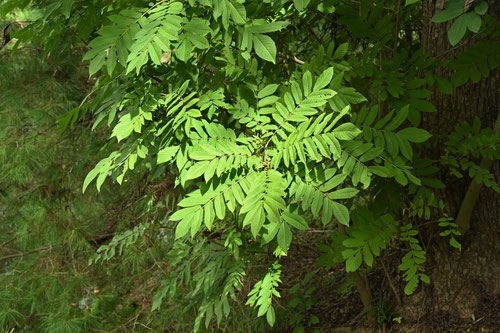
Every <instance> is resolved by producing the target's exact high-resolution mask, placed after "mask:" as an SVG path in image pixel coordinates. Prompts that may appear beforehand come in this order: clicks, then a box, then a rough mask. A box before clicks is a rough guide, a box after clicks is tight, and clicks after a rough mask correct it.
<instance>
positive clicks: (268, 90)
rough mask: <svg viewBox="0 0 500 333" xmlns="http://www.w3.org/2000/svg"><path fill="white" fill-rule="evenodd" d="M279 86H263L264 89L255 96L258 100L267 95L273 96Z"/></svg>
mask: <svg viewBox="0 0 500 333" xmlns="http://www.w3.org/2000/svg"><path fill="white" fill-rule="evenodd" d="M278 87H279V85H278V84H274V83H273V84H269V85H267V86H265V87H264V88H262V89H261V90H260V91H259V93H258V94H257V97H258V98H259V99H262V98H264V97H267V96H269V95H272V94H274V92H275V91H276V89H278Z"/></svg>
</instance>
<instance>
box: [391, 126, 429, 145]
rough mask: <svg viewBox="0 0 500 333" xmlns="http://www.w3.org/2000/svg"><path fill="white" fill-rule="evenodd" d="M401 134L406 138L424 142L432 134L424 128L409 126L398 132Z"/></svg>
mask: <svg viewBox="0 0 500 333" xmlns="http://www.w3.org/2000/svg"><path fill="white" fill-rule="evenodd" d="M398 134H399V135H401V136H402V137H404V138H406V140H408V141H410V142H415V143H422V142H424V141H427V140H428V139H429V138H430V137H431V136H432V135H431V134H430V133H429V132H427V131H426V130H424V129H421V128H416V127H408V128H405V129H402V130H401V131H399V132H398Z"/></svg>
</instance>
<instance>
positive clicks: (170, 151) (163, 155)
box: [156, 146, 179, 164]
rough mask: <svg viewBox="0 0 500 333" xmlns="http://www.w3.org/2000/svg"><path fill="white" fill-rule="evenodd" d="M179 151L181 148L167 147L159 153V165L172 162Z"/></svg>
mask: <svg viewBox="0 0 500 333" xmlns="http://www.w3.org/2000/svg"><path fill="white" fill-rule="evenodd" d="M178 150H179V146H172V147H166V148H164V149H162V150H160V151H159V152H158V159H157V161H156V163H157V164H162V163H166V162H170V161H171V160H172V158H173V157H174V155H175V154H176V153H177V151H178Z"/></svg>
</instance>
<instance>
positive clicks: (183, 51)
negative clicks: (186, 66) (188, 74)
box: [175, 39, 193, 62]
mask: <svg viewBox="0 0 500 333" xmlns="http://www.w3.org/2000/svg"><path fill="white" fill-rule="evenodd" d="M192 51H193V44H191V42H190V41H189V40H187V39H184V41H183V42H182V43H181V45H179V47H178V48H177V52H176V53H175V55H176V56H177V58H179V60H182V61H184V62H186V61H188V59H189V58H190V57H191V52H192Z"/></svg>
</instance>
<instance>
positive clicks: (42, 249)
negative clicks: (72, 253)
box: [0, 244, 62, 261]
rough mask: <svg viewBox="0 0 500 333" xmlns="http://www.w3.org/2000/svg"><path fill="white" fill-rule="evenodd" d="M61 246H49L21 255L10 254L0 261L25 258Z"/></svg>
mask: <svg viewBox="0 0 500 333" xmlns="http://www.w3.org/2000/svg"><path fill="white" fill-rule="evenodd" d="M61 245H62V244H55V245H49V246H44V247H40V248H38V249H34V250H30V251H27V252H21V253H16V254H9V255H8V256H4V257H1V258H0V261H2V260H6V259H10V258H16V257H24V256H27V255H30V254H33V253H37V252H42V251H46V250H52V249H53V248H54V247H58V246H61Z"/></svg>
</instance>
